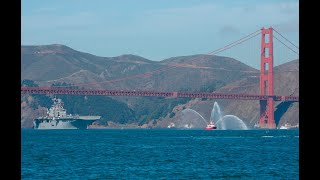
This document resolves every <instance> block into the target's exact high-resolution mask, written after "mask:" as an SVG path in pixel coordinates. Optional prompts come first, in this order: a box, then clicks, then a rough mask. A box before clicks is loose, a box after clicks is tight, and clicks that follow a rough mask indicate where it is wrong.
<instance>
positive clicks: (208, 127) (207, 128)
mask: <svg viewBox="0 0 320 180" xmlns="http://www.w3.org/2000/svg"><path fill="white" fill-rule="evenodd" d="M204 129H205V130H214V129H217V127H216V125H214V123H213V121H210V123H209V124H208V125H207V127H206V128H204Z"/></svg>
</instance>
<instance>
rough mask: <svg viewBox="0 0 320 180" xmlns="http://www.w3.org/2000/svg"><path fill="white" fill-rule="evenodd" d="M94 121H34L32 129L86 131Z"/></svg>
mask: <svg viewBox="0 0 320 180" xmlns="http://www.w3.org/2000/svg"><path fill="white" fill-rule="evenodd" d="M94 121H96V120H82V119H55V120H53V119H34V121H33V128H34V129H88V127H89V126H90V125H91V124H92V123H93V122H94Z"/></svg>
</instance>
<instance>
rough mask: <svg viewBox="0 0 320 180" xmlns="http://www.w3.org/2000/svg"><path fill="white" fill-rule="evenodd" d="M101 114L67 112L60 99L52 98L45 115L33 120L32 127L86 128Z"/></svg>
mask: <svg viewBox="0 0 320 180" xmlns="http://www.w3.org/2000/svg"><path fill="white" fill-rule="evenodd" d="M100 118H101V116H79V115H72V114H67V111H66V110H65V109H64V108H63V102H62V100H61V99H57V98H53V105H52V106H51V107H50V109H49V110H47V115H46V116H45V117H39V118H36V119H34V120H33V127H34V129H88V127H89V126H90V125H91V124H92V123H93V122H94V121H96V120H99V119H100Z"/></svg>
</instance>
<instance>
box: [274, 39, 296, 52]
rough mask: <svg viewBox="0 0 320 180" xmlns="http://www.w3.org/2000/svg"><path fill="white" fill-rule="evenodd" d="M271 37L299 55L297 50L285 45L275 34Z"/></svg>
mask: <svg viewBox="0 0 320 180" xmlns="http://www.w3.org/2000/svg"><path fill="white" fill-rule="evenodd" d="M273 37H274V38H275V39H276V40H278V41H279V42H280V43H281V44H283V45H284V46H286V47H287V48H288V49H290V50H291V51H292V52H294V53H296V54H297V55H299V53H298V52H296V51H295V50H293V49H292V48H290V47H289V46H287V45H286V44H285V43H283V42H282V41H281V40H280V39H278V38H277V37H276V36H275V35H273Z"/></svg>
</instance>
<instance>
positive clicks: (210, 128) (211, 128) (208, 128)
mask: <svg viewBox="0 0 320 180" xmlns="http://www.w3.org/2000/svg"><path fill="white" fill-rule="evenodd" d="M215 129H217V127H206V128H204V130H215Z"/></svg>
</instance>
